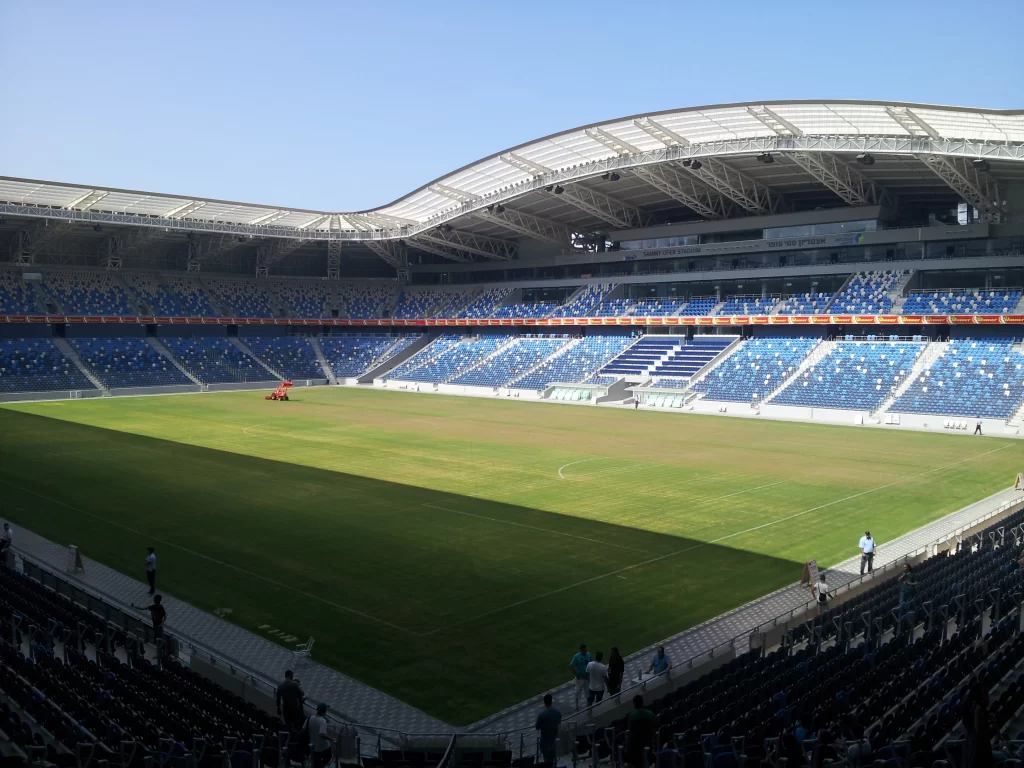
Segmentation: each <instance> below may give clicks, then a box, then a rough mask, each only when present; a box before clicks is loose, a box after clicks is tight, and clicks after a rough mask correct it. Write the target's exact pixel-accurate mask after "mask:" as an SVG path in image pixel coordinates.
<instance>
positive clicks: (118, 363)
mask: <svg viewBox="0 0 1024 768" xmlns="http://www.w3.org/2000/svg"><path fill="white" fill-rule="evenodd" d="M68 342H69V343H70V344H71V346H72V347H74V349H75V351H76V352H77V353H78V356H79V357H80V358H81V359H82V362H83V363H85V365H86V367H87V368H88V369H89V370H90V371H92V372H93V374H95V376H96V377H97V378H98V379H99V380H100V381H102V382H103V385H104V386H106V387H108V388H109V389H116V388H127V387H161V386H171V385H181V384H192V383H193V382H192V380H191V379H189V378H188V377H187V376H185V375H184V374H183V373H182V372H181V371H179V370H178V369H177V368H176V367H175V366H174V364H173V363H172V362H171V361H170V360H168V359H167V358H166V357H164V356H163V355H162V354H160V353H159V352H158V351H157V350H156V349H154V348H153V346H152V345H151V344H150V343H149V342H148V341H146V339H139V338H128V339H68Z"/></svg>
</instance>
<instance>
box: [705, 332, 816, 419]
mask: <svg viewBox="0 0 1024 768" xmlns="http://www.w3.org/2000/svg"><path fill="white" fill-rule="evenodd" d="M817 344H818V339H800V338H797V339H793V338H765V339H747V340H746V341H744V342H743V346H742V347H741V348H740V349H738V350H737V351H735V352H733V354H732V355H730V356H729V358H728V359H727V360H725V362H723V363H722V364H721V365H719V366H718V367H717V368H715V369H714V370H713V371H711V373H709V374H708V375H707V376H705V377H704V378H703V379H702V380H701V381H698V382H697V383H696V384H694V386H693V389H694V391H695V392H703V393H704V396H705V397H706V398H707V399H708V400H724V401H727V402H736V403H749V402H751V401H753V400H755V399H761V400H763V399H764V398H765V396H766V395H768V393H769V392H771V391H772V390H774V389H777V388H778V387H779V386H780V385H781V384H782V382H783V381H784V380H785V378H786V377H787V376H789V375H790V374H792V373H793V372H794V371H795V370H796V369H797V368H798V367H799V365H800V363H801V362H802V361H803V359H804V358H805V357H807V355H809V354H810V353H811V350H813V349H814V347H815V346H817Z"/></svg>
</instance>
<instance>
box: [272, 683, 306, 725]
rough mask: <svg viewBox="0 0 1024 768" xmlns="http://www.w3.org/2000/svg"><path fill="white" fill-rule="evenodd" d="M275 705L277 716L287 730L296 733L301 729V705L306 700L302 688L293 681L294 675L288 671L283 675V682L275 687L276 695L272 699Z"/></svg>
mask: <svg viewBox="0 0 1024 768" xmlns="http://www.w3.org/2000/svg"><path fill="white" fill-rule="evenodd" d="M274 699H275V702H276V704H277V714H278V715H280V716H281V719H282V720H284V722H285V725H287V726H288V728H289V730H293V731H298V730H299V729H300V728H301V727H302V704H303V702H304V701H305V700H306V694H305V693H304V692H303V691H302V686H301V685H299V681H298V680H296V679H295V673H294V672H292V671H291V670H290V669H289V670H287V671H286V672H285V673H284V680H283V681H282V683H281V684H280V685H279V686H277V694H276V696H275V697H274Z"/></svg>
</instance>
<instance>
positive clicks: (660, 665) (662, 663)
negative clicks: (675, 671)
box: [647, 645, 672, 675]
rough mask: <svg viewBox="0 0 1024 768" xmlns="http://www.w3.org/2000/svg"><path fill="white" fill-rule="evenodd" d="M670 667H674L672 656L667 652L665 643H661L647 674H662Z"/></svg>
mask: <svg viewBox="0 0 1024 768" xmlns="http://www.w3.org/2000/svg"><path fill="white" fill-rule="evenodd" d="M670 669H672V657H671V656H669V655H667V654H666V653H665V646H664V645H659V646H658V652H657V653H655V654H654V658H653V659H651V666H650V667H648V669H647V674H650V673H651V672H653V673H654V674H656V675H662V674H664V673H665V672H668V671H669V670H670Z"/></svg>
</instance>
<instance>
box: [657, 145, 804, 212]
mask: <svg viewBox="0 0 1024 768" xmlns="http://www.w3.org/2000/svg"><path fill="white" fill-rule="evenodd" d="M694 166H697V167H696V168H695V167H694ZM677 167H678V166H677ZM683 167H684V168H685V169H686V170H687V171H689V172H690V173H692V174H693V175H694V176H696V177H697V178H698V179H700V180H701V181H703V182H704V183H705V184H707V185H708V186H709V187H711V188H712V189H713V190H715V191H716V192H718V193H719V194H721V195H724V196H725V197H727V198H729V199H730V200H732V201H733V202H735V203H736V204H737V205H738V206H740V208H743V209H744V210H746V211H750V212H751V213H758V214H768V213H780V212H781V211H784V210H785V209H786V207H787V206H786V204H785V201H784V200H783V199H782V197H781V196H779V195H778V194H777V193H776V192H773V191H772V190H770V189H769V188H768V187H766V186H764V185H763V184H760V183H759V182H756V181H754V180H753V179H752V178H750V177H749V176H747V175H746V174H744V173H740V172H739V171H737V170H736V169H735V168H733V167H732V166H730V165H727V164H726V163H723V162H722V161H721V160H716V159H714V158H711V157H707V158H703V159H701V160H700V161H699V162H698V161H696V160H694V161H693V164H692V165H689V166H683Z"/></svg>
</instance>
